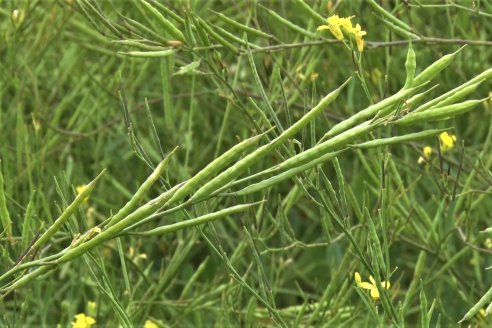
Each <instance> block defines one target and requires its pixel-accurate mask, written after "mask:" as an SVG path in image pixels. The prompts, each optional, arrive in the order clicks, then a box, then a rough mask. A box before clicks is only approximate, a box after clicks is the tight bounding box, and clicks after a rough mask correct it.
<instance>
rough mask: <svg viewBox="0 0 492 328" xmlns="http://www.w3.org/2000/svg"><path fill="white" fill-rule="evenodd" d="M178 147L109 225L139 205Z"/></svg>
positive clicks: (158, 166) (161, 163) (160, 164)
mask: <svg viewBox="0 0 492 328" xmlns="http://www.w3.org/2000/svg"><path fill="white" fill-rule="evenodd" d="M177 149H178V147H176V148H174V149H173V151H171V152H170V153H169V155H167V156H166V158H164V159H163V160H162V161H161V162H160V163H159V165H157V167H156V168H155V170H154V172H152V174H150V175H149V177H148V178H147V180H145V182H144V183H142V185H141V186H140V188H138V190H137V192H136V193H135V194H134V195H133V196H132V198H131V199H130V200H129V201H128V202H127V203H126V204H125V206H123V207H122V208H121V209H120V210H119V211H118V213H116V214H115V215H114V216H113V217H112V218H111V220H110V221H109V222H108V224H107V226H106V228H107V227H110V226H112V225H113V224H115V223H117V222H119V221H120V220H121V219H123V218H124V217H126V216H127V215H128V214H130V213H131V211H132V210H133V209H134V208H135V206H137V205H138V203H139V202H140V201H141V200H142V198H143V197H144V196H145V194H146V192H147V191H148V190H149V189H150V187H152V185H153V184H154V183H155V182H156V181H157V180H158V179H159V178H160V177H161V175H162V173H164V170H165V169H166V167H167V165H168V164H169V160H170V159H171V156H172V155H173V154H174V153H175V152H176V150H177Z"/></svg>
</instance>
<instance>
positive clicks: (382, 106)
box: [320, 87, 419, 142]
mask: <svg viewBox="0 0 492 328" xmlns="http://www.w3.org/2000/svg"><path fill="white" fill-rule="evenodd" d="M418 89H419V87H417V88H410V89H401V90H400V91H398V92H397V93H395V94H394V95H392V96H391V97H388V98H386V99H383V100H381V101H380V102H378V103H377V104H374V105H371V106H369V107H367V108H366V109H363V110H361V111H360V112H358V113H356V114H354V115H352V116H351V117H349V118H347V119H346V120H344V121H342V122H340V123H338V124H336V125H335V126H334V127H332V128H331V129H330V131H328V132H327V133H326V134H325V135H324V136H323V137H322V138H321V140H320V142H321V141H323V140H326V139H328V138H331V137H333V136H335V135H337V134H339V133H341V132H343V131H345V130H347V129H348V128H350V127H352V126H354V125H355V124H357V123H358V122H360V121H362V120H364V119H367V118H369V117H372V116H374V115H376V114H377V113H378V112H379V111H381V110H385V111H388V110H391V109H392V106H393V105H395V104H396V103H398V102H399V101H401V100H403V99H405V98H408V97H410V96H411V95H413V94H414V93H415V92H416V91H417V90H418Z"/></svg>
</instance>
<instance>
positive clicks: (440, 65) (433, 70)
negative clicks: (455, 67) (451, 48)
mask: <svg viewBox="0 0 492 328" xmlns="http://www.w3.org/2000/svg"><path fill="white" fill-rule="evenodd" d="M464 47H465V46H463V47H461V48H459V49H458V50H457V51H455V52H453V53H452V54H447V55H445V56H442V57H441V58H439V59H438V60H436V61H435V62H434V63H432V64H431V65H430V66H429V67H427V68H426V69H424V70H423V71H422V72H421V73H420V74H419V75H417V76H416V77H415V79H414V80H413V82H412V86H413V87H416V86H419V85H421V84H423V83H426V82H428V81H430V80H432V79H433V78H434V77H435V76H436V75H437V74H439V72H441V71H442V70H443V69H445V68H446V67H448V65H449V64H450V63H451V62H452V61H453V60H454V58H455V57H456V55H457V54H458V53H459V52H460V51H461V50H462V49H463V48H464Z"/></svg>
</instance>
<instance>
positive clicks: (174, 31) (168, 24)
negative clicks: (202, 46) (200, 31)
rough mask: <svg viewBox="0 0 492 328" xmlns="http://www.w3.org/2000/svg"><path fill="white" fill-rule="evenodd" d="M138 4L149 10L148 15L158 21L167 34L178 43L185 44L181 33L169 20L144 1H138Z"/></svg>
mask: <svg viewBox="0 0 492 328" xmlns="http://www.w3.org/2000/svg"><path fill="white" fill-rule="evenodd" d="M140 3H141V4H142V5H144V6H145V8H146V9H148V10H149V12H150V13H152V15H153V16H154V17H155V18H156V19H157V20H158V21H159V23H160V24H161V25H162V27H164V29H165V30H166V31H167V32H169V34H171V35H172V36H173V37H175V38H176V39H178V40H179V41H182V42H185V41H186V39H185V37H184V35H183V33H181V31H180V30H179V29H178V28H177V27H176V26H174V24H173V23H171V22H170V21H169V20H167V19H166V18H165V17H164V16H163V15H162V14H161V13H160V12H159V11H158V10H157V9H156V8H154V7H153V6H152V5H151V4H150V3H148V2H147V1H145V0H140Z"/></svg>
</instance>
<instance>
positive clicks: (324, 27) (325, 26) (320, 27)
mask: <svg viewBox="0 0 492 328" xmlns="http://www.w3.org/2000/svg"><path fill="white" fill-rule="evenodd" d="M329 29H330V27H329V26H328V25H321V26H318V28H317V29H316V31H318V32H319V31H323V30H329Z"/></svg>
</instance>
